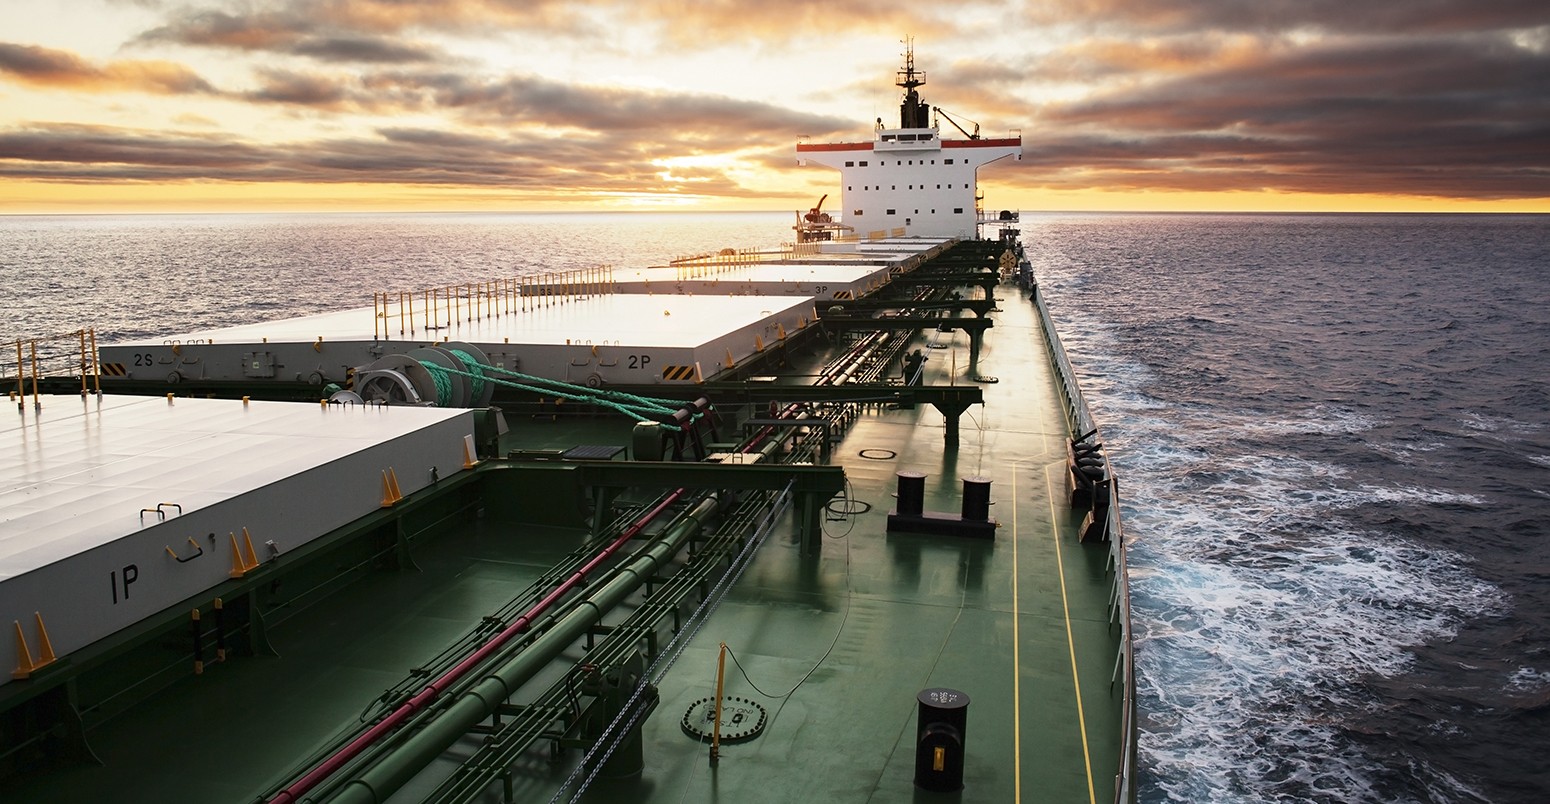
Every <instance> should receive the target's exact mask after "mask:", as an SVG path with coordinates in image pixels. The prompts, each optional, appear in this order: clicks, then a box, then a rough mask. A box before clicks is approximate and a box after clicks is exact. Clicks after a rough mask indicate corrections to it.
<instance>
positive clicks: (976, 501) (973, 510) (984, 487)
mask: <svg viewBox="0 0 1550 804" xmlns="http://www.w3.org/2000/svg"><path fill="white" fill-rule="evenodd" d="M963 518H964V519H967V520H971V521H974V522H984V521H985V520H987V519H990V478H988V477H966V478H964V479H963Z"/></svg>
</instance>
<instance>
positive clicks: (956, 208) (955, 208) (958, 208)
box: [953, 207, 963, 215]
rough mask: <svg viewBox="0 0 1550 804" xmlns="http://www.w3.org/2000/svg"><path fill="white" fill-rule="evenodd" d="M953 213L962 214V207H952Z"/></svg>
mask: <svg viewBox="0 0 1550 804" xmlns="http://www.w3.org/2000/svg"><path fill="white" fill-rule="evenodd" d="M953 214H954V215H962V214H963V207H953Z"/></svg>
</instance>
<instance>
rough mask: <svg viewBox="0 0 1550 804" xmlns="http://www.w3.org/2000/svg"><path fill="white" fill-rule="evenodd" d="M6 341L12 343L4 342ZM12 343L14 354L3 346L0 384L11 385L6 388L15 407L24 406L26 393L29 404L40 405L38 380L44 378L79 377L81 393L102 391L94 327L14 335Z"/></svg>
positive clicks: (0, 363) (0, 358)
mask: <svg viewBox="0 0 1550 804" xmlns="http://www.w3.org/2000/svg"><path fill="white" fill-rule="evenodd" d="M10 343H13V342H8V344H7V345H8V346H9V345H10ZM14 344H15V347H16V349H15V352H14V353H12V351H11V349H9V348H7V349H5V354H4V355H3V356H0V383H3V384H4V385H5V386H14V387H8V389H7V390H8V391H9V393H10V396H11V400H12V401H14V402H16V403H17V406H18V407H20V406H23V405H25V403H26V398H27V395H28V393H29V392H30V393H31V395H32V404H33V406H34V407H41V406H42V397H41V395H40V394H39V391H38V381H39V380H40V379H45V378H48V379H52V378H56V377H79V378H80V380H81V394H82V395H83V396H84V395H85V394H88V393H102V376H101V370H102V369H101V367H100V365H99V363H98V361H97V331H96V330H95V329H90V328H88V329H78V330H74V331H72V332H65V333H61V334H58V335H44V336H39V337H34V338H17V339H16V340H15V341H14ZM13 358H14V359H13ZM12 369H14V371H12Z"/></svg>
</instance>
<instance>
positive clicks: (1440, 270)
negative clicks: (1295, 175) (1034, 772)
mask: <svg viewBox="0 0 1550 804" xmlns="http://www.w3.org/2000/svg"><path fill="white" fill-rule="evenodd" d="M1022 227H1023V230H1024V232H1025V235H1024V239H1025V241H1026V242H1027V244H1028V248H1029V252H1030V254H1031V255H1033V263H1034V266H1035V268H1036V273H1037V274H1038V276H1039V277H1040V279H1041V282H1042V286H1043V289H1044V291H1045V293H1046V294H1047V296H1048V299H1049V300H1050V306H1051V308H1052V311H1053V315H1054V316H1055V317H1056V319H1057V321H1058V322H1059V329H1060V331H1061V333H1062V336H1063V339H1064V341H1065V343H1066V346H1067V348H1068V350H1069V351H1070V352H1071V358H1072V362H1073V363H1074V364H1075V365H1076V370H1077V372H1078V374H1079V376H1080V377H1081V382H1082V385H1083V386H1084V388H1085V389H1086V393H1087V398H1088V400H1089V402H1090V403H1091V405H1092V407H1093V408H1094V409H1095V414H1096V416H1097V419H1098V421H1099V422H1100V425H1101V426H1102V427H1103V428H1104V429H1103V438H1104V440H1105V441H1106V442H1107V445H1108V449H1109V451H1110V456H1111V459H1112V460H1113V461H1114V463H1115V464H1116V465H1117V470H1116V471H1117V473H1118V475H1119V477H1120V484H1121V485H1120V489H1121V496H1122V500H1123V504H1122V506H1121V513H1122V516H1123V517H1124V526H1125V529H1126V532H1127V534H1128V536H1129V537H1130V538H1131V539H1132V544H1131V551H1130V565H1131V567H1132V570H1133V573H1132V586H1131V589H1132V605H1133V612H1134V620H1135V634H1136V639H1137V645H1136V661H1137V674H1138V676H1139V681H1140V694H1139V701H1140V728H1141V732H1142V734H1141V742H1140V744H1141V749H1142V750H1141V767H1142V779H1141V798H1142V800H1143V801H1178V802H1261V801H1322V802H1350V801H1372V802H1379V801H1383V802H1405V801H1418V802H1433V801H1435V802H1475V801H1492V802H1517V801H1524V802H1528V801H1545V800H1550V798H1547V796H1550V792H1547V791H1550V536H1547V534H1550V391H1547V386H1546V379H1547V377H1550V217H1544V216H1537V217H1535V216H1522V217H1519V216H1499V217H1492V216H1425V215H1405V216H1389V215H1341V216H1311V215H1275V216H1254V215H1133V216H1115V215H1095V216H1084V215H1042V216H1034V217H1031V218H1025V219H1024V221H1023V224H1022ZM1000 370H1001V371H1005V370H1006V369H1004V368H1003V369H1000Z"/></svg>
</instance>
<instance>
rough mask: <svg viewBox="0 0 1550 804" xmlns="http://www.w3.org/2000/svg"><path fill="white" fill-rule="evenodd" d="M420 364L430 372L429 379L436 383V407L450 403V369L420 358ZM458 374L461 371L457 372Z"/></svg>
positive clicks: (442, 406)
mask: <svg viewBox="0 0 1550 804" xmlns="http://www.w3.org/2000/svg"><path fill="white" fill-rule="evenodd" d="M420 365H422V366H424V367H425V368H426V370H428V371H429V372H430V373H431V381H432V382H434V383H436V407H438V408H444V407H447V406H448V405H451V404H452V377H451V376H450V373H451V371H452V369H449V368H447V367H446V366H443V365H440V364H438V363H432V362H430V361H428V360H421V361H420ZM459 373H460V374H461V373H462V372H459Z"/></svg>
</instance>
